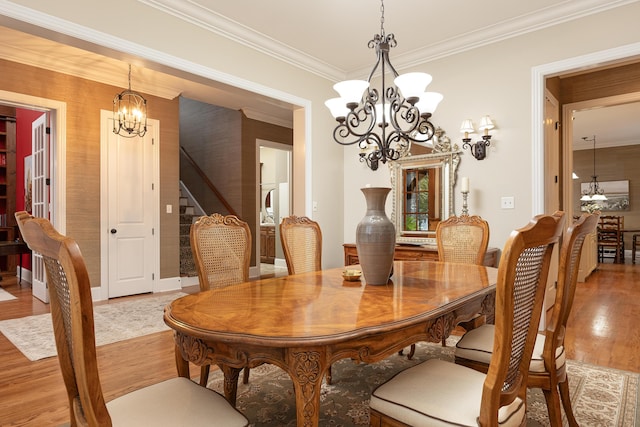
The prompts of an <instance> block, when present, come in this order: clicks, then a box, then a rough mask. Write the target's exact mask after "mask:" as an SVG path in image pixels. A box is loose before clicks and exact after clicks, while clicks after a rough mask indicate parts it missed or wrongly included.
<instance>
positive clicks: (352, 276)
mask: <svg viewBox="0 0 640 427" xmlns="http://www.w3.org/2000/svg"><path fill="white" fill-rule="evenodd" d="M360 276H362V271H361V270H354V269H348V268H347V269H344V270H343V271H342V278H343V279H344V280H346V281H347V282H356V281H358V280H360Z"/></svg>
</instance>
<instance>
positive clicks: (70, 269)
mask: <svg viewBox="0 0 640 427" xmlns="http://www.w3.org/2000/svg"><path fill="white" fill-rule="evenodd" d="M15 216H16V219H17V220H18V224H19V227H20V230H21V231H22V237H23V238H24V241H25V242H26V243H27V245H29V247H30V248H31V250H33V251H34V252H37V253H39V254H41V255H42V258H43V260H44V266H45V271H46V276H47V285H48V287H49V294H50V297H51V304H50V306H51V318H52V320H53V331H54V335H55V341H56V348H57V351H58V361H59V363H60V369H61V371H62V378H63V380H64V384H65V387H66V390H67V397H68V400H69V408H70V414H69V416H70V425H71V426H92V427H93V426H111V425H114V426H117V425H121V426H123V425H124V426H136V425H138V426H139V425H153V426H176V425H188V426H198V425H200V426H205V425H206V426H210V425H218V426H225V427H226V426H246V425H248V424H249V422H248V420H247V419H246V418H245V417H244V416H243V415H242V414H241V413H240V412H238V411H237V410H236V409H235V408H233V407H232V406H231V405H230V404H229V402H227V400H226V399H225V398H224V397H223V396H222V395H220V394H218V393H216V392H214V391H213V390H210V389H207V388H205V387H201V386H199V385H197V384H196V383H194V382H193V381H191V380H190V379H188V378H182V377H176V378H172V379H170V380H166V381H164V382H161V383H158V384H155V385H152V386H149V387H145V388H142V389H139V390H136V391H133V392H131V393H128V394H125V395H123V396H120V397H118V398H116V399H114V400H111V401H110V402H106V403H105V400H104V395H103V393H102V386H101V384H100V377H99V374H98V361H97V357H96V344H95V332H94V318H93V303H92V301H91V284H90V282H89V274H88V272H87V267H86V265H85V262H84V259H83V257H82V254H81V253H80V248H79V247H78V244H77V243H76V242H75V241H74V240H73V239H71V238H69V237H65V236H63V235H61V234H59V233H58V232H57V231H56V230H55V229H54V228H53V226H52V225H51V223H50V222H49V221H48V220H47V219H44V218H34V217H32V216H30V215H29V214H27V213H26V212H18V213H16V215H15Z"/></svg>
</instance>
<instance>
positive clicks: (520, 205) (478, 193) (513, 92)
mask: <svg viewBox="0 0 640 427" xmlns="http://www.w3.org/2000/svg"><path fill="white" fill-rule="evenodd" d="M638 16H640V3H634V4H631V5H628V6H624V7H620V8H618V9H615V10H611V11H608V12H604V13H601V14H598V15H595V16H590V17H586V18H582V19H579V20H576V21H572V22H569V23H565V24H562V25H558V26H555V27H550V28H546V29H543V30H540V31H537V32H535V33H530V34H527V35H523V36H520V37H517V38H514V39H510V40H506V41H503V42H499V43H495V44H493V45H490V46H486V47H482V48H478V49H474V50H471V51H468V52H463V53H460V54H458V55H454V56H450V57H447V58H444V59H441V60H438V61H434V62H430V63H428V64H425V65H423V66H421V67H415V68H414V69H412V70H402V71H400V70H399V71H400V72H406V71H418V70H420V71H425V72H428V73H430V74H431V75H432V76H433V81H432V83H431V85H430V86H429V90H434V91H437V92H441V93H442V94H444V100H443V101H442V102H441V103H440V105H439V106H438V109H437V110H436V112H435V115H434V118H433V122H434V123H435V124H436V125H438V126H441V127H442V128H443V129H444V130H445V131H446V132H447V135H449V137H450V138H451V139H452V141H456V142H457V143H458V144H459V145H460V146H462V141H461V135H460V133H459V131H458V130H459V128H460V124H461V122H462V120H463V119H466V118H471V119H473V120H474V122H475V123H476V126H477V123H478V121H479V119H480V117H481V116H482V115H485V114H489V115H491V117H492V119H493V120H494V122H495V124H496V126H497V129H496V130H495V132H492V134H493V135H494V136H493V138H492V141H491V147H490V148H489V150H488V154H487V158H486V159H484V160H481V161H478V160H476V159H474V158H473V157H472V156H471V155H470V154H469V152H468V150H467V151H465V153H464V154H463V156H462V160H461V162H460V166H459V169H458V177H461V176H468V177H469V178H470V183H471V186H470V187H471V191H470V194H469V212H470V213H471V214H478V215H481V216H482V217H484V218H485V219H487V220H488V221H489V224H490V227H491V238H490V242H489V244H490V246H493V247H498V248H500V249H502V247H503V245H504V242H505V241H506V239H507V237H508V236H509V233H510V232H511V230H513V229H515V228H519V227H521V226H523V225H525V224H526V223H527V222H528V220H529V219H530V218H531V216H532V214H533V213H534V207H533V205H532V200H533V194H532V133H533V132H532V95H531V91H532V68H534V67H537V66H540V65H544V64H549V63H553V62H556V61H561V60H563V59H566V58H572V57H576V56H581V55H586V54H590V53H594V52H598V51H602V50H606V49H611V48H615V47H617V46H621V45H626V44H631V43H636V42H638V41H640V31H638V27H637V17H638ZM357 156H358V153H357V149H356V148H353V147H349V148H347V149H345V154H344V158H345V159H344V163H345V224H344V227H345V228H344V235H345V240H346V241H354V239H355V228H356V225H357V223H358V222H359V220H360V218H361V217H362V216H363V215H364V212H365V208H366V205H365V202H364V197H363V196H362V195H361V194H358V193H359V188H361V187H363V186H364V185H365V184H367V183H371V184H374V182H375V183H376V184H380V185H389V181H388V180H389V173H388V170H386V168H382V167H381V168H380V170H379V171H378V173H377V174H376V175H375V177H374V176H373V175H374V174H373V173H371V172H368V171H366V170H365V166H362V165H361V164H359V163H358V162H357ZM501 196H514V197H515V209H513V210H502V209H500V198H501ZM461 199H462V198H461V195H460V193H459V183H458V185H457V186H456V209H455V211H456V213H457V214H460V210H461V205H462V202H461ZM387 202H388V204H387V212H388V213H390V212H391V205H390V201H387Z"/></svg>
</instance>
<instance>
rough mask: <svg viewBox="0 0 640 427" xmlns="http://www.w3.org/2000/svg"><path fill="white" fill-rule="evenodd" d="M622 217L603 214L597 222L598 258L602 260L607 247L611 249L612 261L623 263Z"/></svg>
mask: <svg viewBox="0 0 640 427" xmlns="http://www.w3.org/2000/svg"><path fill="white" fill-rule="evenodd" d="M623 229H624V217H623V216H618V215H604V216H601V217H600V222H599V224H598V260H599V261H602V262H604V259H605V258H607V256H606V255H607V253H608V251H607V249H609V250H610V251H613V256H612V257H611V258H613V262H614V263H616V264H618V263H621V262H622V263H624V239H623V237H624V233H623V232H622V230H623Z"/></svg>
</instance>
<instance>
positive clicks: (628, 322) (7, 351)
mask: <svg viewBox="0 0 640 427" xmlns="http://www.w3.org/2000/svg"><path fill="white" fill-rule="evenodd" d="M0 285H1V286H2V287H3V288H4V289H5V290H7V291H9V292H10V293H12V294H13V295H15V296H16V297H18V299H17V300H12V301H5V302H0V320H3V319H9V318H16V317H23V316H29V315H32V314H41V313H46V312H47V311H48V306H47V305H46V304H43V303H42V302H40V301H39V300H37V299H35V298H33V297H32V296H31V287H30V286H29V285H28V284H24V285H23V286H19V285H18V284H17V283H16V280H15V279H13V278H7V277H5V278H4V280H3V281H2V282H0ZM186 291H187V292H190V291H191V292H195V291H197V287H193V289H191V288H189V289H186ZM130 298H144V296H139V297H130ZM639 321H640V265H632V264H624V265H614V264H601V265H600V266H599V268H598V270H596V272H594V273H593V274H592V275H591V276H590V277H589V278H588V280H587V282H585V283H582V284H579V286H578V290H577V292H576V298H575V303H574V306H573V310H572V314H571V319H570V320H569V327H568V331H567V337H566V346H567V355H568V357H569V358H570V359H574V360H579V361H582V362H586V363H591V364H595V365H600V366H607V367H612V368H617V369H624V370H629V371H634V372H640V353H639V352H638V348H640V330H639V329H638V328H637V324H638V323H639ZM98 362H99V369H100V375H101V381H102V388H103V392H104V395H105V399H106V400H107V401H109V400H111V399H113V398H115V397H117V396H120V395H122V394H124V393H127V392H130V391H132V390H135V389H138V388H140V387H144V386H147V385H150V384H154V383H157V382H160V381H162V380H165V379H168V378H171V377H174V376H175V375H176V369H175V362H174V353H173V338H172V335H171V332H170V331H166V332H160V333H156V334H152V335H147V336H145V337H141V338H136V339H132V340H127V341H122V342H118V343H114V344H109V345H105V346H101V347H98ZM0 366H1V367H2V373H1V374H0V425H2V426H38V427H47V426H59V425H61V424H64V423H67V422H68V421H69V417H68V406H67V402H66V392H65V390H64V385H63V383H62V377H61V375H60V371H59V367H58V360H57V358H48V359H44V360H40V361H36V362H30V361H29V360H28V359H27V358H25V357H24V356H23V355H22V353H20V351H19V350H17V349H16V348H15V347H14V346H13V345H12V344H11V343H10V342H9V341H8V340H7V339H6V338H5V337H4V336H3V335H1V334H0ZM192 374H193V376H197V375H198V374H199V372H198V370H197V369H195V368H194V369H193V370H192Z"/></svg>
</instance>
